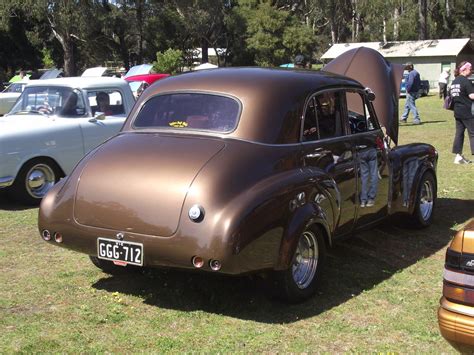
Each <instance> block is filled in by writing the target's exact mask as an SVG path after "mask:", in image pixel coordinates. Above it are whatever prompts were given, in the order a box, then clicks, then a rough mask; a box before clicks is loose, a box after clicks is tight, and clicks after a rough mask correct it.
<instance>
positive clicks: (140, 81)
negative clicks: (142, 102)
mask: <svg viewBox="0 0 474 355" xmlns="http://www.w3.org/2000/svg"><path fill="white" fill-rule="evenodd" d="M169 76H170V75H169V74H157V73H154V74H139V75H131V76H127V77H125V78H124V79H125V80H127V81H128V83H129V85H130V88H131V89H132V92H133V95H135V97H138V96H140V95H139V94H140V93H139V91H140V90H141V91H143V90H144V89H145V88H147V87H148V86H149V85H151V84H153V83H154V82H155V81H157V80H162V79H164V78H167V77H169Z"/></svg>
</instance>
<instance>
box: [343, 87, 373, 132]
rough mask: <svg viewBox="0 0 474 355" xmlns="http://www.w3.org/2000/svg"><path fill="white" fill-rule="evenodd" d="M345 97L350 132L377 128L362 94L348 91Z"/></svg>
mask: <svg viewBox="0 0 474 355" xmlns="http://www.w3.org/2000/svg"><path fill="white" fill-rule="evenodd" d="M346 99H347V113H348V116H349V117H348V119H349V127H350V131H351V134H356V133H363V132H368V131H373V130H375V129H377V128H378V126H377V124H376V123H375V118H374V117H373V116H372V115H371V113H370V112H371V111H370V110H369V107H368V105H367V102H366V99H365V97H364V95H363V94H361V93H359V92H354V91H348V92H347V93H346Z"/></svg>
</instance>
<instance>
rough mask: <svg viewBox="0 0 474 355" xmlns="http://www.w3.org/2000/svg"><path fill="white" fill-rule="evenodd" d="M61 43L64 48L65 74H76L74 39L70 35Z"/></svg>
mask: <svg viewBox="0 0 474 355" xmlns="http://www.w3.org/2000/svg"><path fill="white" fill-rule="evenodd" d="M61 44H62V47H63V50H64V74H65V76H76V62H75V60H74V41H73V40H72V39H71V38H70V37H66V38H64V41H63V43H61Z"/></svg>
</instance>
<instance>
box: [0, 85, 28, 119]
mask: <svg viewBox="0 0 474 355" xmlns="http://www.w3.org/2000/svg"><path fill="white" fill-rule="evenodd" d="M27 83H28V81H17V82H15V83H12V84H10V85H9V86H8V87H7V88H6V89H5V90H3V92H1V93H0V115H4V114H6V113H8V111H10V109H11V108H12V107H13V105H15V102H16V100H18V98H19V97H20V95H21V93H22V91H23V89H24V87H25V86H26V84H27Z"/></svg>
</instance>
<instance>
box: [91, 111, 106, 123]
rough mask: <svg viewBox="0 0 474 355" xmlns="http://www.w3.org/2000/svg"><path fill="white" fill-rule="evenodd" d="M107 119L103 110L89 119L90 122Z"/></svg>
mask: <svg viewBox="0 0 474 355" xmlns="http://www.w3.org/2000/svg"><path fill="white" fill-rule="evenodd" d="M103 120H105V113H103V112H96V113H95V115H94V117H92V118H91V119H89V122H92V123H94V122H97V121H103Z"/></svg>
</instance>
